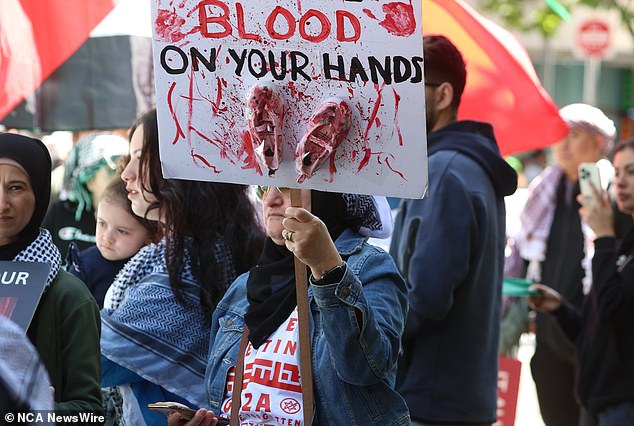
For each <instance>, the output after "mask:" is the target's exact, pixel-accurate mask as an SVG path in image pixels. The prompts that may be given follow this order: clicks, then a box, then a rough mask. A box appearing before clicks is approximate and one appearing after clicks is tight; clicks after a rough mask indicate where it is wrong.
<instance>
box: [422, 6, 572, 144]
mask: <svg viewBox="0 0 634 426" xmlns="http://www.w3.org/2000/svg"><path fill="white" fill-rule="evenodd" d="M423 33H424V34H442V35H444V36H446V37H447V38H449V39H450V40H451V41H452V42H453V43H454V44H455V45H456V46H457V47H458V49H459V50H460V51H461V52H462V54H463V56H464V59H465V62H466V63H467V86H466V88H465V92H464V94H463V95H462V102H461V105H460V109H459V111H458V117H459V118H460V119H469V120H479V121H486V122H489V123H491V124H492V125H493V127H494V129H495V136H496V138H497V141H498V144H499V146H500V150H501V151H502V154H503V155H509V154H512V153H516V152H522V151H528V150H533V149H538V148H543V147H546V146H548V145H552V144H554V143H556V142H558V141H559V140H561V139H562V138H563V137H564V136H565V135H566V133H567V131H568V127H567V125H566V124H565V123H564V121H563V120H562V119H561V117H560V116H559V111H558V108H557V106H556V105H555V104H554V102H553V101H552V99H551V98H550V95H549V94H548V93H547V92H546V90H545V89H544V88H543V87H542V85H541V83H540V81H539V78H538V77H537V74H536V73H535V70H534V68H533V65H532V64H531V61H530V58H529V57H528V54H527V53H526V50H525V49H524V47H523V46H522V45H521V44H520V43H519V42H518V41H517V39H516V38H515V37H514V36H513V35H512V34H510V33H509V32H507V31H506V30H504V29H503V28H501V27H499V26H498V25H496V24H494V23H493V22H491V21H489V20H487V19H485V18H484V17H482V16H481V15H479V14H478V13H477V12H476V11H475V10H474V9H473V8H471V7H470V6H469V5H467V4H466V3H464V2H463V1H461V0H423Z"/></svg>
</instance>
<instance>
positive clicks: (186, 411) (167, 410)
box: [147, 402, 196, 420]
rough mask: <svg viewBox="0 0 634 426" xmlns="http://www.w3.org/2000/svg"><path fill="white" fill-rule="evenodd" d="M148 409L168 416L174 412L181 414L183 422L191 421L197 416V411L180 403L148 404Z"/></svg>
mask: <svg viewBox="0 0 634 426" xmlns="http://www.w3.org/2000/svg"><path fill="white" fill-rule="evenodd" d="M147 408H149V409H150V410H153V411H156V412H157V413H161V414H164V415H166V416H169V415H170V414H171V413H172V412H173V411H176V412H178V413H180V415H181V419H183V420H191V419H192V417H194V415H195V414H196V410H194V409H193V408H189V407H188V406H186V405H183V404H180V403H178V402H154V403H152V404H148V405H147Z"/></svg>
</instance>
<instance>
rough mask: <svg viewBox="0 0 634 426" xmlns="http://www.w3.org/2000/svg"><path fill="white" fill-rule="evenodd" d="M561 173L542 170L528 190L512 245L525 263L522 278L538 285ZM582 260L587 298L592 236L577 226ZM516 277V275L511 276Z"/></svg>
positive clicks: (585, 229) (584, 228)
mask: <svg viewBox="0 0 634 426" xmlns="http://www.w3.org/2000/svg"><path fill="white" fill-rule="evenodd" d="M562 178H563V171H562V170H561V169H560V168H559V167H556V166H553V167H550V168H548V169H546V170H545V171H544V172H543V173H542V174H541V176H540V177H538V178H536V179H535V181H534V183H533V184H531V186H530V187H529V191H530V193H529V196H528V199H527V200H526V204H525V206H524V208H523V209H522V213H521V214H520V222H521V224H522V226H521V229H520V231H519V232H518V234H517V235H516V236H515V244H516V246H517V248H518V251H519V255H520V257H521V258H522V259H525V260H527V261H528V269H527V272H526V278H527V279H529V280H532V281H535V282H541V263H542V262H543V261H544V260H545V259H546V247H547V244H548V237H549V235H550V228H551V226H552V224H553V220H554V218H555V208H556V206H557V188H558V186H559V183H560V182H561V179H562ZM581 230H582V232H583V236H584V241H585V247H584V253H585V256H584V258H583V260H582V261H581V266H582V268H583V270H584V278H583V281H582V282H583V292H584V294H587V293H588V292H589V291H590V287H591V286H592V256H593V255H594V237H595V235H594V232H592V229H590V227H589V226H588V225H586V224H585V223H583V222H581ZM512 276H517V275H512Z"/></svg>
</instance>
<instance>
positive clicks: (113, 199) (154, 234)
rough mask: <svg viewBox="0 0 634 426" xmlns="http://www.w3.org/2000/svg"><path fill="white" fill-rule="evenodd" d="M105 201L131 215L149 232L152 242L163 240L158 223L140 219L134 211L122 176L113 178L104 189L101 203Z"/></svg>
mask: <svg viewBox="0 0 634 426" xmlns="http://www.w3.org/2000/svg"><path fill="white" fill-rule="evenodd" d="M104 201H105V202H108V203H113V204H117V205H119V206H121V207H123V208H124V209H125V211H127V212H128V213H130V214H131V215H132V217H134V219H135V220H136V221H137V222H139V224H141V225H142V226H143V227H144V228H145V229H146V230H147V231H148V233H149V238H150V241H152V242H154V243H155V242H158V241H159V240H160V239H161V232H160V228H159V224H158V222H154V221H151V220H147V219H145V218H142V217H139V216H137V215H135V214H134V212H133V211H132V203H131V202H130V200H129V199H128V191H127V190H126V188H125V182H123V181H122V180H121V177H120V176H115V177H114V178H112V180H111V181H110V182H109V183H108V186H106V188H105V189H104V191H103V194H102V196H101V201H100V202H104Z"/></svg>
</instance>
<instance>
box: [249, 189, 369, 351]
mask: <svg viewBox="0 0 634 426" xmlns="http://www.w3.org/2000/svg"><path fill="white" fill-rule="evenodd" d="M311 210H312V214H314V215H315V216H317V217H318V218H320V219H321V220H322V221H323V222H324V224H325V225H326V228H328V233H329V234H330V237H331V238H332V240H333V241H334V240H336V239H337V237H338V236H339V235H341V233H342V232H343V231H344V230H345V229H346V228H353V229H356V228H358V226H359V224H360V220H359V218H353V217H350V216H349V215H348V212H347V205H346V202H345V201H344V199H343V197H342V194H337V193H332V192H320V191H311ZM247 299H248V300H249V309H248V311H247V313H246V315H245V317H244V320H245V322H246V324H247V326H248V327H249V340H250V341H251V344H252V345H253V346H254V347H255V348H256V349H257V348H259V347H260V345H262V344H263V343H264V342H265V341H266V339H267V338H268V337H269V336H270V335H271V334H272V333H273V332H274V331H275V330H277V328H278V327H279V326H280V324H282V323H283V322H284V321H286V319H287V318H288V317H289V315H290V314H291V312H293V309H295V306H296V305H297V302H296V291H295V269H294V261H293V253H292V252H290V251H289V250H288V249H287V248H286V245H282V246H278V245H277V244H275V243H274V242H273V240H271V238H270V237H269V238H267V239H266V241H265V243H264V250H263V251H262V255H261V256H260V259H259V260H258V264H257V265H256V266H255V267H254V268H252V269H251V271H250V273H249V278H248V280H247Z"/></svg>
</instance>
